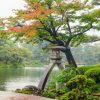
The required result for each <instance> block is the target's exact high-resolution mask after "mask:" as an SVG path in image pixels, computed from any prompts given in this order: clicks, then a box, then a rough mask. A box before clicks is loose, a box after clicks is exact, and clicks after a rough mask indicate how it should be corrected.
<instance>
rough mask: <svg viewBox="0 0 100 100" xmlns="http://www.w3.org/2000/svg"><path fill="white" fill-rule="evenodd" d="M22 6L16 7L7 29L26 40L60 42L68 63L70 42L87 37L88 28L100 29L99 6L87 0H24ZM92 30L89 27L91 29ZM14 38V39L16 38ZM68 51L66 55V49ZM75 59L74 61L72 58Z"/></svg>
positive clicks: (73, 44)
mask: <svg viewBox="0 0 100 100" xmlns="http://www.w3.org/2000/svg"><path fill="white" fill-rule="evenodd" d="M25 2H26V3H27V7H26V9H25V10H17V11H16V15H17V16H16V17H14V18H12V17H11V18H9V21H11V23H10V26H9V31H10V32H13V35H14V36H17V37H18V38H20V39H22V40H26V41H28V42H30V41H31V42H39V41H43V40H45V41H48V42H50V43H52V44H55V45H59V46H64V47H65V48H66V50H65V51H63V52H64V53H65V54H66V57H67V60H69V61H68V62H69V64H71V63H72V62H73V59H74V58H73V57H72V55H71V51H70V50H69V49H70V48H69V47H70V46H77V45H79V44H80V43H82V42H84V41H86V40H87V34H86V33H88V32H89V31H90V30H92V29H94V28H95V29H97V30H99V29H100V9H94V5H92V3H89V0H84V1H83V2H81V1H80V0H70V1H69V0H25ZM91 32H92V31H91ZM18 38H17V39H18ZM68 52H70V55H69V53H68ZM74 62H75V61H74Z"/></svg>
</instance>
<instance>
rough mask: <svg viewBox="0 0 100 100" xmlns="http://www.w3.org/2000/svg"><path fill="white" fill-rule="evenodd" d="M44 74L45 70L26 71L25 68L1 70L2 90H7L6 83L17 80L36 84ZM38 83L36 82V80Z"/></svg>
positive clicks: (0, 82) (0, 88)
mask: <svg viewBox="0 0 100 100" xmlns="http://www.w3.org/2000/svg"><path fill="white" fill-rule="evenodd" d="M42 74H43V70H41V69H34V68H33V69H31V68H28V69H25V68H12V67H10V68H0V90H6V87H5V83H6V82H7V81H8V80H16V79H19V81H20V78H21V79H22V78H23V81H29V80H27V78H28V79H30V80H31V81H33V82H34V80H35V79H39V77H41V75H42ZM25 79H26V80H25ZM35 81H36V80H35Z"/></svg>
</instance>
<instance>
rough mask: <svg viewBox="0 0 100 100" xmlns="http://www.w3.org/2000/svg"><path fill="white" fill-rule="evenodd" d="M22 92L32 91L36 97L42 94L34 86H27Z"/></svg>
mask: <svg viewBox="0 0 100 100" xmlns="http://www.w3.org/2000/svg"><path fill="white" fill-rule="evenodd" d="M22 90H24V91H25V90H26V91H32V92H33V94H36V95H40V94H41V92H42V91H41V90H40V89H38V88H37V87H36V86H33V85H28V86H25V87H24V88H23V89H22Z"/></svg>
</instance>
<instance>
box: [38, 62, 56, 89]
mask: <svg viewBox="0 0 100 100" xmlns="http://www.w3.org/2000/svg"><path fill="white" fill-rule="evenodd" d="M55 64H56V63H51V64H50V65H49V66H48V67H47V69H46V70H45V72H44V75H43V77H42V78H41V80H40V82H39V85H38V88H39V89H40V90H43V89H44V88H45V85H46V82H47V80H48V77H49V75H50V73H51V71H52V69H53V68H54V66H55Z"/></svg>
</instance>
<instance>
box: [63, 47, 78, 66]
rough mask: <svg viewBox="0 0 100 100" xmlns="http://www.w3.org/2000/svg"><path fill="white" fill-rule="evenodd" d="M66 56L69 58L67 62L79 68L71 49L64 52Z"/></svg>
mask: <svg viewBox="0 0 100 100" xmlns="http://www.w3.org/2000/svg"><path fill="white" fill-rule="evenodd" d="M64 53H65V55H66V58H67V61H68V63H69V64H70V65H73V66H74V67H77V64H76V62H75V59H74V57H73V55H72V52H71V50H70V48H66V50H65V51H64Z"/></svg>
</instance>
